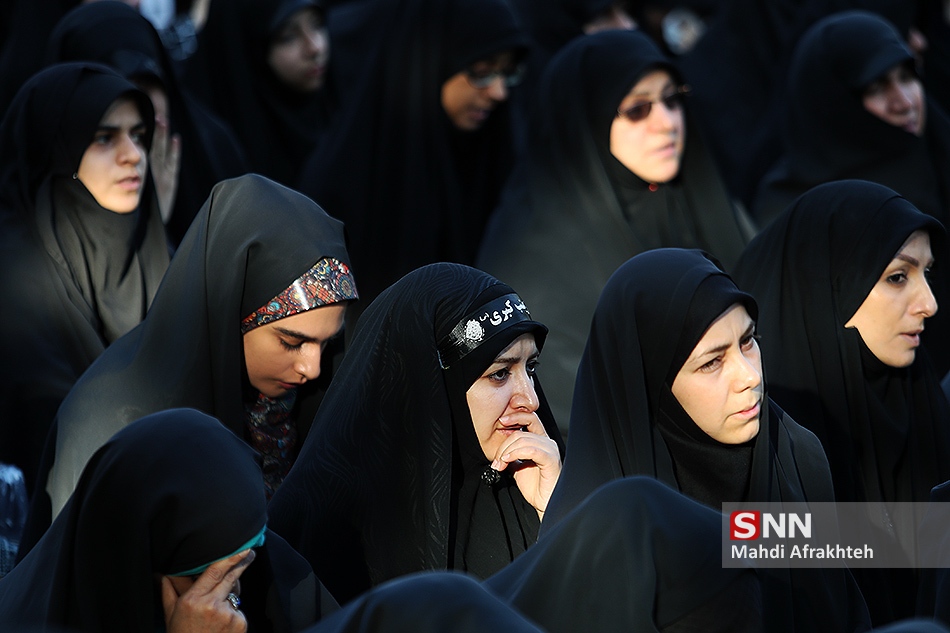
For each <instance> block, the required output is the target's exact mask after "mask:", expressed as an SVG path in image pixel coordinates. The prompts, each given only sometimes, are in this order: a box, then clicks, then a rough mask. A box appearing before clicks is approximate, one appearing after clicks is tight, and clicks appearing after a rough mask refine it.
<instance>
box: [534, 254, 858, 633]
mask: <svg viewBox="0 0 950 633" xmlns="http://www.w3.org/2000/svg"><path fill="white" fill-rule="evenodd" d="M710 284H712V285H711V288H712V290H713V291H714V292H713V293H712V294H710V293H709V292H705V291H702V290H701V289H702V288H704V287H710ZM716 296H720V297H721V300H715V297H716ZM696 297H702V298H703V300H702V301H700V302H696V300H695V298H696ZM724 303H728V304H729V305H732V304H734V303H741V304H743V305H745V306H746V309H747V311H749V313H750V316H753V317H754V316H755V314H756V310H755V309H754V308H755V304H754V302H753V301H752V299H751V298H750V297H749V296H748V295H746V294H744V293H740V292H739V291H738V289H737V288H736V286H735V284H733V283H732V282H731V280H730V279H729V278H728V277H727V276H726V274H725V273H724V272H723V271H722V270H721V269H720V268H719V266H718V265H717V263H716V262H715V261H714V260H712V259H711V258H710V257H709V255H707V254H705V253H703V252H701V251H696V250H682V249H657V250H654V251H650V252H647V253H642V254H640V255H637V256H635V257H634V258H632V259H631V260H630V261H628V262H627V263H625V264H624V265H623V266H621V267H620V268H618V269H617V272H616V273H614V275H613V276H612V277H611V278H610V280H609V281H608V282H607V285H606V286H605V288H604V291H603V294H602V295H601V299H600V302H599V303H598V306H597V310H596V312H595V314H594V320H593V324H592V325H591V329H590V337H589V339H588V344H587V349H586V350H585V351H584V356H583V358H582V359H581V365H580V367H579V369H578V376H577V387H576V390H575V397H574V407H573V412H572V416H571V439H570V446H569V451H568V455H567V457H566V459H565V465H564V470H563V471H562V473H561V478H560V480H559V481H558V486H557V488H556V489H555V491H554V495H553V496H552V498H551V502H550V503H549V505H548V511H547V512H546V514H545V521H544V524H543V526H542V528H543V529H542V532H543V533H544V534H546V533H547V531H548V530H550V529H552V527H554V526H556V525H557V524H558V522H559V521H560V520H562V518H563V517H564V516H565V515H566V514H567V513H568V512H569V511H570V510H571V509H572V508H574V507H576V506H577V505H578V504H580V503H581V501H582V500H583V499H584V498H585V497H586V496H587V495H589V494H590V493H591V492H592V491H594V490H596V489H597V488H598V487H599V486H601V485H603V484H604V483H606V482H608V481H611V480H613V479H618V478H621V477H629V476H631V475H648V476H651V477H655V478H657V479H659V480H660V481H663V482H664V483H666V484H668V485H670V486H672V487H674V488H677V489H679V490H681V491H683V492H684V493H685V494H688V495H689V496H691V497H694V498H696V499H698V500H700V501H702V502H703V503H705V504H707V505H709V506H711V507H713V508H715V509H717V510H719V509H720V508H721V504H722V503H723V502H724V501H733V502H736V501H756V502H772V501H775V502H778V501H785V502H830V501H834V493H833V489H832V482H831V473H830V472H829V469H828V462H827V459H826V458H825V455H824V453H823V451H822V449H821V445H820V443H819V442H818V440H817V438H816V437H815V436H814V435H813V434H812V433H810V432H808V431H807V430H805V429H803V428H802V427H801V426H799V425H798V424H796V423H795V421H794V420H792V419H791V418H790V417H788V416H787V415H785V414H784V412H782V410H781V409H779V408H778V407H777V406H776V405H775V403H774V402H771V401H770V400H769V399H768V390H766V393H765V394H764V396H763V400H762V411H761V413H760V417H759V432H758V434H757V436H756V437H755V439H754V440H752V441H751V442H750V443H747V444H745V445H741V444H740V445H726V444H721V443H719V442H716V441H715V440H713V439H712V438H710V437H708V436H707V435H706V434H705V433H703V432H702V431H701V430H700V429H699V428H698V427H697V426H696V424H695V423H692V420H691V419H690V418H689V417H688V415H687V414H686V412H685V411H684V410H683V409H682V407H681V406H680V405H679V403H678V402H677V401H676V399H675V397H674V396H673V395H672V394H671V393H670V387H671V385H672V382H671V381H672V378H674V377H675V376H676V373H677V372H678V371H679V369H680V366H681V365H682V362H683V361H684V360H685V358H686V356H684V354H683V352H682V351H681V349H682V348H684V347H686V348H688V351H687V352H686V355H688V354H689V353H690V352H691V351H692V349H693V347H695V345H696V343H698V342H699V338H701V337H702V334H703V333H704V331H705V328H707V327H708V326H709V324H711V323H712V322H713V320H715V319H716V318H718V317H719V315H721V314H722V311H724V310H725V309H726V308H728V307H729V306H728V305H726V306H723V304H724ZM750 308H751V309H750ZM701 315H703V316H701ZM703 324H705V325H703ZM700 328H702V330H700ZM684 336H685V337H687V339H691V340H687V341H686V345H685V346H684V345H682V344H681V343H682V342H683V337H684ZM771 353H773V352H771V351H770V350H769V349H768V347H765V349H764V350H763V352H762V354H763V356H765V357H766V358H767V357H768V356H769V354H771ZM674 365H675V366H674ZM763 380H764V378H763ZM690 424H692V428H690ZM542 538H544V536H542ZM763 572H764V573H765V575H764V577H763V594H764V605H765V617H766V627H765V628H766V630H768V631H819V630H821V631H829V632H830V631H844V630H853V629H854V627H856V626H858V625H861V624H862V623H864V624H866V618H867V615H866V611H865V607H864V604H863V601H862V600H861V599H860V596H859V595H857V594H856V588H855V587H854V581H853V580H852V579H851V578H850V576H849V575H848V574H847V573H846V572H843V571H842V570H840V569H829V570H812V569H802V570H788V569H769V570H763ZM818 604H821V605H824V606H823V607H822V608H817V607H816V605H818ZM819 614H820V615H819Z"/></svg>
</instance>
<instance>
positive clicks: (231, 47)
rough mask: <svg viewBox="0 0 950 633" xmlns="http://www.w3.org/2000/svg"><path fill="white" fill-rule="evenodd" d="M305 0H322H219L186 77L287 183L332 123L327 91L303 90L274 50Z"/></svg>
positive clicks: (256, 163) (253, 160)
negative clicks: (286, 77)
mask: <svg viewBox="0 0 950 633" xmlns="http://www.w3.org/2000/svg"><path fill="white" fill-rule="evenodd" d="M306 5H313V6H318V7H319V6H320V5H322V3H321V2H301V1H300V0H229V1H228V2H212V3H211V6H210V8H209V10H208V20H207V23H206V24H205V26H204V28H203V29H202V30H201V33H199V34H198V50H197V52H196V53H195V54H194V55H192V56H191V57H189V58H188V59H187V60H186V61H185V62H184V65H185V67H184V73H183V81H184V83H185V84H186V85H187V86H188V88H190V89H191V90H192V92H193V94H195V95H197V96H198V97H199V98H201V99H203V100H204V101H205V103H206V104H208V105H209V106H210V107H211V109H212V110H213V111H214V112H215V114H217V115H218V116H219V117H221V118H222V119H224V120H225V121H226V122H227V123H228V124H229V125H230V126H231V128H232V129H233V130H234V133H235V134H236V135H237V137H238V139H239V141H240V142H241V145H243V147H244V151H245V153H246V155H247V160H248V162H249V163H250V167H251V169H252V170H253V171H255V172H257V173H260V174H263V175H264V176H267V177H268V178H271V179H273V180H276V181H277V182H279V183H281V184H283V185H286V186H288V187H294V186H295V185H296V184H297V178H298V175H299V173H300V168H301V165H303V163H304V161H305V160H306V158H307V156H308V155H309V154H310V152H311V151H313V148H314V147H316V145H317V142H318V140H319V139H320V136H321V133H322V132H323V131H324V129H325V128H326V125H327V119H328V114H327V112H328V110H327V108H328V106H327V103H326V101H325V94H324V91H322V90H318V91H317V92H312V93H303V92H297V91H295V90H293V89H292V88H290V87H289V86H287V85H286V84H284V83H283V82H282V81H281V80H280V79H279V78H278V77H277V75H275V74H274V71H273V70H271V68H270V66H269V65H268V64H267V54H268V51H269V50H270V45H271V42H272V38H273V37H274V35H276V33H277V32H278V30H279V28H280V25H281V24H282V23H283V22H284V21H285V20H286V19H287V18H289V17H290V16H291V14H292V13H293V10H295V9H299V8H304V6H306ZM332 54H333V53H332V51H331V55H332ZM305 193H309V192H305ZM315 199H316V200H321V198H315ZM333 213H334V216H337V215H338V214H337V213H336V212H333Z"/></svg>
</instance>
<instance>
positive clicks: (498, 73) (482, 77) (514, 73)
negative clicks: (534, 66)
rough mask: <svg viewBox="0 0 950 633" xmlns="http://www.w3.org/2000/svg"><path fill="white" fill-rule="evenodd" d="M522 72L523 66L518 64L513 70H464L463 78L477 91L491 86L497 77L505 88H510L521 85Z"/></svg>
mask: <svg viewBox="0 0 950 633" xmlns="http://www.w3.org/2000/svg"><path fill="white" fill-rule="evenodd" d="M524 71H525V65H524V64H518V65H517V66H515V67H514V68H506V69H505V70H474V69H472V68H466V69H465V78H466V79H468V83H469V84H471V86H472V87H473V88H478V89H479V90H484V89H485V88H487V87H489V86H490V85H492V83H494V81H495V79H496V78H498V77H500V78H501V80H502V81H503V82H505V86H506V87H507V88H511V87H512V86H517V85H518V84H520V83H521V80H522V79H524Z"/></svg>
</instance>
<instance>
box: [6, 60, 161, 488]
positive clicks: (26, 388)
mask: <svg viewBox="0 0 950 633" xmlns="http://www.w3.org/2000/svg"><path fill="white" fill-rule="evenodd" d="M153 127H154V114H153V111H152V104H151V103H150V102H149V99H148V97H147V96H146V95H145V93H143V92H141V91H140V90H138V89H137V88H136V87H135V86H134V85H133V84H131V83H130V82H128V81H127V80H125V79H123V78H122V77H121V76H120V75H118V74H117V73H116V72H115V71H113V70H111V69H109V68H106V67H105V66H100V65H98V64H86V63H71V64H61V65H56V66H52V67H50V68H48V69H46V70H44V71H42V72H40V73H39V74H37V75H35V76H34V77H33V78H32V79H30V81H29V82H27V83H26V85H24V86H23V88H22V90H21V91H20V92H19V93H18V95H17V98H16V100H15V101H14V102H13V104H12V105H11V106H10V109H9V110H8V112H7V114H6V116H5V117H4V119H3V122H2V123H0V271H2V272H0V306H2V308H0V310H2V314H3V315H4V318H5V319H7V320H8V321H9V325H10V327H5V328H3V332H2V334H0V352H2V356H3V358H4V359H6V360H7V362H4V363H3V369H2V370H0V371H2V374H0V394H2V396H3V399H4V401H5V402H6V403H7V404H6V406H5V407H4V411H3V413H2V414H0V429H2V430H0V434H2V435H3V437H4V440H3V442H0V445H2V450H0V461H3V462H7V463H13V464H16V465H17V466H18V467H20V468H21V469H22V470H23V472H24V473H25V475H26V481H27V487H28V489H29V491H30V493H31V494H32V493H33V492H34V488H35V487H37V482H36V479H35V477H36V470H37V467H38V462H39V457H40V454H41V452H42V446H43V441H44V438H45V437H46V433H47V430H48V429H49V426H50V423H51V422H52V420H53V417H54V415H55V413H56V409H57V407H58V406H59V404H60V402H61V401H62V400H63V398H65V396H66V393H67V392H68V391H69V389H70V388H71V387H72V385H73V383H74V382H75V381H76V380H77V379H78V378H79V376H80V374H82V372H83V371H85V369H86V368H87V367H88V366H89V365H90V364H91V363H92V362H93V361H94V360H95V359H96V357H98V356H99V354H101V353H102V351H103V350H104V349H105V348H106V347H108V346H109V345H111V344H112V343H113V342H115V341H116V340H117V339H118V338H119V337H121V336H122V335H123V334H125V333H126V332H128V331H129V330H131V329H132V328H133V327H134V326H136V325H137V324H138V323H139V322H140V321H141V320H142V319H143V318H144V317H145V313H146V310H147V309H148V307H149V305H150V304H151V302H152V299H153V297H154V296H155V293H156V291H157V289H158V285H159V282H160V281H161V279H162V275H163V273H164V272H165V269H166V268H167V266H168V246H167V242H166V240H165V232H164V229H163V227H162V221H161V217H160V215H159V212H158V203H157V200H156V198H155V192H154V188H153V186H152V179H151V176H150V174H149V169H148V149H149V145H150V143H151V140H152V129H153ZM14 315H15V317H14ZM13 321H16V326H15V327H14V326H13ZM39 487H42V485H41V484H40V485H39Z"/></svg>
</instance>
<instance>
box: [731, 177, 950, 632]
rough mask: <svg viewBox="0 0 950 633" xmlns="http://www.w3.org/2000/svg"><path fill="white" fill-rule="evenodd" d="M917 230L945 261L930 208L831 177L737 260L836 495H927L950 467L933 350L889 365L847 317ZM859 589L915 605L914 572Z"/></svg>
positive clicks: (785, 399)
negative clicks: (909, 577)
mask: <svg viewBox="0 0 950 633" xmlns="http://www.w3.org/2000/svg"><path fill="white" fill-rule="evenodd" d="M916 230H925V231H927V232H928V233H929V234H930V240H931V249H932V250H933V252H934V256H935V259H936V261H937V262H941V261H942V259H943V256H944V254H945V251H946V249H945V247H944V243H945V239H946V238H945V235H944V231H943V228H942V227H941V226H940V224H939V223H938V222H937V221H936V220H934V219H933V218H932V217H930V216H928V215H926V214H923V213H921V212H920V211H918V210H917V209H916V208H914V206H913V205H912V204H911V203H910V202H908V201H907V200H906V199H904V198H902V197H901V196H899V195H898V194H897V193H895V192H894V191H892V190H890V189H888V188H887V187H884V186H881V185H878V184H874V183H870V182H865V181H841V182H833V183H828V184H824V185H820V186H818V187H815V188H814V189H812V190H811V191H809V192H808V193H806V194H804V195H803V196H801V197H800V198H799V199H798V200H797V201H796V202H795V203H794V204H793V205H791V206H790V207H789V208H788V209H787V210H786V211H785V212H784V213H783V214H782V215H780V216H779V217H778V218H776V220H775V221H774V222H773V223H772V224H771V225H770V226H769V227H768V228H767V229H766V230H764V231H763V232H762V233H760V234H759V236H758V237H756V239H755V240H754V241H753V242H752V243H751V244H749V246H748V248H747V249H746V251H745V252H744V253H743V255H742V258H741V259H740V261H739V265H738V266H737V269H736V280H737V282H738V284H739V286H740V287H742V288H743V289H745V290H748V291H749V292H751V293H753V294H754V295H755V296H756V297H757V298H758V300H759V305H760V306H761V311H760V318H759V331H760V332H761V334H762V345H763V347H764V348H765V349H766V350H767V351H768V353H767V354H765V356H764V363H765V367H766V373H767V374H768V376H769V385H770V388H771V392H772V395H773V397H774V398H775V400H776V401H778V402H779V403H780V404H781V406H782V407H784V408H785V409H786V410H788V412H789V413H790V414H791V415H793V416H794V417H795V419H796V420H799V421H800V422H801V423H802V424H803V425H804V426H805V427H807V428H808V429H810V430H812V431H813V432H814V433H815V434H816V435H817V436H818V437H819V438H820V439H821V442H822V444H823V445H824V448H825V451H826V453H827V454H828V461H829V462H830V465H831V472H832V475H833V479H834V486H835V496H836V498H837V500H838V501H845V502H858V501H870V502H881V501H883V502H885V503H890V502H896V501H900V502H910V501H926V500H927V499H928V495H929V494H930V489H931V487H932V486H935V485H936V484H938V483H941V482H943V481H946V480H947V479H950V427H948V421H950V407H948V404H947V401H946V398H945V397H944V395H943V392H942V391H941V389H940V385H939V384H938V380H937V377H936V376H935V375H934V373H933V369H932V368H931V367H930V365H929V359H928V358H927V353H926V350H925V349H923V348H920V349H918V351H917V355H918V357H917V359H916V361H915V362H914V363H913V364H912V365H911V366H910V367H907V368H903V369H895V368H891V367H887V366H885V365H884V364H883V363H881V362H880V361H878V360H877V359H876V358H875V357H874V356H873V354H871V353H870V352H869V350H867V348H866V346H865V345H864V343H863V341H862V340H861V336H860V334H859V333H858V331H857V330H856V329H854V328H845V327H844V324H845V323H847V322H848V321H849V320H850V319H851V317H852V316H853V315H854V313H855V312H856V311H857V309H858V308H859V307H860V306H861V304H862V303H863V302H864V300H865V298H866V297H867V296H868V293H869V292H870V291H871V289H872V288H873V287H874V285H875V284H876V283H877V281H878V279H879V278H880V276H881V274H882V273H883V271H884V269H885V268H886V267H887V265H888V264H889V263H890V261H891V260H892V259H893V257H894V255H895V254H896V253H897V252H898V251H899V250H900V248H901V246H902V245H903V243H904V242H905V241H906V239H907V238H908V237H909V236H910V234H911V233H913V232H914V231H916ZM939 265H940V264H938V266H939ZM939 301H940V297H939V296H938V302H939ZM927 327H929V322H928V323H927ZM926 334H929V332H925V334H924V335H926ZM895 529H897V530H898V532H900V531H901V529H902V528H901V526H897V527H896V528H895ZM903 529H904V530H905V531H906V530H908V529H910V530H912V529H913V526H903ZM905 536H906V533H905ZM865 571H866V570H862V573H863V572H865ZM859 581H861V577H859ZM862 589H863V590H864V591H865V594H866V595H867V597H868V605H869V606H870V607H871V609H872V613H874V614H875V615H876V616H877V617H879V618H885V617H886V618H888V619H893V618H894V617H896V616H899V615H902V614H903V615H908V614H909V613H908V611H907V609H908V605H907V604H906V603H905V604H903V605H900V604H898V603H899V600H898V599H896V598H895V596H897V595H898V594H905V591H904V590H906V589H909V590H910V591H911V593H912V592H913V587H906V583H903V584H902V586H901V587H900V589H901V591H900V592H898V591H897V587H890V588H888V587H880V588H879V590H878V591H874V592H873V593H869V592H872V591H873V590H872V588H871V587H869V586H868V585H867V584H863V586H862ZM911 599H912V598H911ZM892 600H893V605H892ZM910 607H911V608H912V604H911V605H910ZM888 609H893V610H892V611H890V612H887V610H888ZM901 609H903V611H901ZM875 611H877V612H876V613H875ZM885 613H886V615H885ZM882 621H883V620H882ZM876 623H877V622H876Z"/></svg>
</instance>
